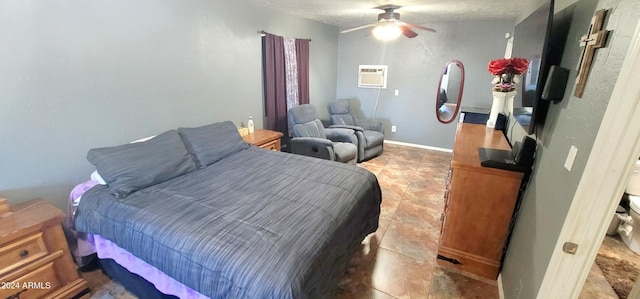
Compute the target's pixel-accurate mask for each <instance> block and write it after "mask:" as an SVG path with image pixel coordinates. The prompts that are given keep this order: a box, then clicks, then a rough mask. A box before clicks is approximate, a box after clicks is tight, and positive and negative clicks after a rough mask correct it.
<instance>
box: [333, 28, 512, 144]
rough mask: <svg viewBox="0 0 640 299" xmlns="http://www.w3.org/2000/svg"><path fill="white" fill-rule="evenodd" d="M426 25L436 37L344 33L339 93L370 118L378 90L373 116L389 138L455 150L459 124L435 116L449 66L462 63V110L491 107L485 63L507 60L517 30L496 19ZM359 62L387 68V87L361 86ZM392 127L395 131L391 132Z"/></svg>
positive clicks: (340, 50)
mask: <svg viewBox="0 0 640 299" xmlns="http://www.w3.org/2000/svg"><path fill="white" fill-rule="evenodd" d="M423 25H425V26H428V27H431V28H434V29H436V30H437V33H430V32H425V31H420V30H418V34H419V35H418V36H417V37H415V38H413V39H408V38H406V37H403V36H401V37H400V38H399V39H397V40H395V41H392V42H387V43H385V42H381V41H378V40H376V39H375V38H374V37H373V36H372V35H371V34H370V30H360V31H355V32H351V33H344V34H341V35H340V45H339V54H338V82H337V89H338V90H337V94H336V95H337V97H338V98H340V99H351V100H353V101H354V102H356V103H359V106H360V111H359V112H360V114H361V116H362V117H367V118H372V117H373V114H374V110H375V103H376V98H378V92H379V91H380V96H379V101H378V108H377V110H376V114H375V117H376V119H380V120H382V121H383V122H384V127H385V139H388V140H393V141H399V142H408V143H413V144H419V145H426V146H433V147H439V148H447V149H451V148H452V147H453V139H454V136H455V131H456V123H455V122H453V123H450V124H441V123H439V122H438V121H437V119H436V116H435V109H436V108H435V106H436V96H437V87H438V81H439V79H440V74H441V72H442V70H443V68H444V66H445V64H446V63H447V61H449V60H452V59H457V60H460V61H461V62H462V63H463V64H464V68H465V72H466V80H465V82H464V93H463V96H462V106H464V107H476V108H487V109H488V108H490V107H491V103H492V101H493V100H492V95H491V87H492V84H491V80H492V79H493V77H492V76H491V74H490V73H489V71H488V70H487V65H488V64H489V61H491V60H493V59H496V58H500V57H504V49H505V46H506V43H507V40H506V39H505V37H504V36H505V33H506V32H512V31H513V25H514V24H513V21H512V20H492V21H473V22H471V21H466V22H462V21H459V22H447V23H433V24H423ZM360 64H374V65H376V64H386V65H389V76H388V82H387V88H386V89H382V90H378V89H372V88H358V75H357V73H358V65H360ZM396 89H397V90H398V91H399V94H398V96H395V95H394V92H395V90H396ZM321 110H322V109H321ZM324 110H326V109H324ZM324 113H326V111H325V112H324ZM392 125H394V126H396V127H397V132H396V133H392V132H391V126H392Z"/></svg>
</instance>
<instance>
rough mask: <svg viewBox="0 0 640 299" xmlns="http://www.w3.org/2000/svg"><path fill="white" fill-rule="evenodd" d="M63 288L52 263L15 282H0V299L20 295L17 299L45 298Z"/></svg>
mask: <svg viewBox="0 0 640 299" xmlns="http://www.w3.org/2000/svg"><path fill="white" fill-rule="evenodd" d="M61 286H62V284H61V283H60V279H59V278H58V276H57V275H56V271H55V269H54V268H53V263H52V262H50V263H47V264H45V265H44V266H42V267H40V268H38V269H36V270H34V271H32V272H31V273H29V274H27V275H25V276H22V277H20V278H18V279H16V280H14V281H11V282H0V298H9V297H10V296H13V295H16V294H18V293H19V294H20V295H19V297H16V298H20V299H31V298H43V297H44V296H46V295H47V294H49V293H52V292H54V291H56V290H58V289H60V287H61Z"/></svg>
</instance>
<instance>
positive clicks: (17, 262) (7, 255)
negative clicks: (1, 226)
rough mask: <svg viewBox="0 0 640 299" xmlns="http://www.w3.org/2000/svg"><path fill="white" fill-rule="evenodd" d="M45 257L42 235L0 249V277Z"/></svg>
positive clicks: (35, 235)
mask: <svg viewBox="0 0 640 299" xmlns="http://www.w3.org/2000/svg"><path fill="white" fill-rule="evenodd" d="M46 255H47V248H46V246H45V245H44V241H43V240H42V233H37V234H34V235H31V236H29V237H26V238H23V239H20V240H17V241H15V242H13V243H9V244H7V245H5V246H3V247H0V276H2V275H4V274H7V273H9V272H11V271H13V270H15V269H18V268H20V267H21V266H23V265H26V264H28V263H30V262H32V261H35V260H37V259H39V258H41V257H43V256H46ZM0 298H4V297H0Z"/></svg>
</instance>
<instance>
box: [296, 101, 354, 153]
mask: <svg viewBox="0 0 640 299" xmlns="http://www.w3.org/2000/svg"><path fill="white" fill-rule="evenodd" d="M287 113H288V116H289V124H290V127H291V129H292V131H293V132H291V133H292V137H293V138H292V139H291V152H292V153H294V154H299V155H305V156H310V157H316V158H321V159H326V160H332V161H338V162H343V163H349V164H356V162H357V159H358V148H357V146H356V144H357V143H358V140H357V137H356V136H355V134H354V132H353V130H351V129H345V128H326V129H325V128H324V126H323V125H322V122H321V121H320V120H319V119H318V111H317V110H316V108H315V107H314V106H313V105H310V104H305V105H300V106H297V107H294V108H291V109H289V111H288V112H287Z"/></svg>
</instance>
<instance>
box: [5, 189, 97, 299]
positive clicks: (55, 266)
mask: <svg viewBox="0 0 640 299" xmlns="http://www.w3.org/2000/svg"><path fill="white" fill-rule="evenodd" d="M63 219H64V214H63V213H62V212H61V211H60V210H58V209H57V208H56V207H54V206H53V205H52V204H50V203H48V202H45V201H42V200H32V201H28V202H24V203H20V204H16V205H13V206H11V207H9V206H8V205H7V202H6V200H5V199H3V198H0V298H3V299H4V298H12V299H14V298H15V299H17V298H20V299H27V298H74V297H76V298H84V297H87V298H88V297H89V295H90V294H89V290H88V289H87V283H86V282H85V281H84V280H83V279H82V278H80V276H79V275H78V271H77V269H76V267H75V264H74V263H73V260H72V258H71V254H70V252H69V247H68V246H67V241H66V239H65V236H64V233H63V232H62V226H61V224H62V220H63Z"/></svg>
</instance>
